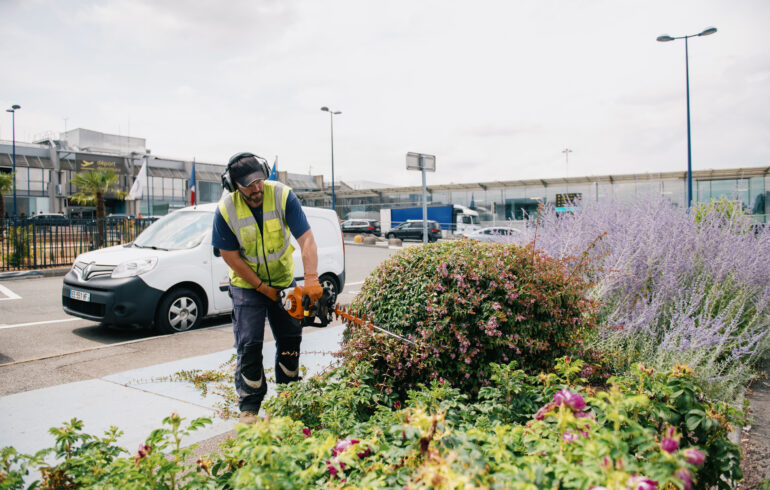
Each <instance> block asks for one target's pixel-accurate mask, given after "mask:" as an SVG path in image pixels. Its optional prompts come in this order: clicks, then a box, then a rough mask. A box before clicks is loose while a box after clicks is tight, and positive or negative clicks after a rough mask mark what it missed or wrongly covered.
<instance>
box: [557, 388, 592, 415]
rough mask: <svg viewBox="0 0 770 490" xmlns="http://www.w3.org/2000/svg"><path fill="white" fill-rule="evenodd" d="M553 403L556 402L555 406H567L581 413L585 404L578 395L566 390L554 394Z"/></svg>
mask: <svg viewBox="0 0 770 490" xmlns="http://www.w3.org/2000/svg"><path fill="white" fill-rule="evenodd" d="M553 401H554V402H556V404H557V405H567V406H568V407H570V408H571V409H572V410H574V411H575V412H582V411H583V409H584V408H586V402H585V400H583V397H582V396H580V395H579V394H578V393H572V392H571V391H569V390H568V389H567V388H564V389H563V390H561V391H558V392H556V394H555V395H553Z"/></svg>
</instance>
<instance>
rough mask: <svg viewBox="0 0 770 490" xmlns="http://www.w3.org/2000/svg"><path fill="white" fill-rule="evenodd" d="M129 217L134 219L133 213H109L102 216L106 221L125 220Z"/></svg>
mask: <svg viewBox="0 0 770 490" xmlns="http://www.w3.org/2000/svg"><path fill="white" fill-rule="evenodd" d="M129 219H134V215H133V214H125V213H110V214H108V215H107V216H106V217H105V218H104V221H106V222H108V223H116V222H121V221H126V220H129Z"/></svg>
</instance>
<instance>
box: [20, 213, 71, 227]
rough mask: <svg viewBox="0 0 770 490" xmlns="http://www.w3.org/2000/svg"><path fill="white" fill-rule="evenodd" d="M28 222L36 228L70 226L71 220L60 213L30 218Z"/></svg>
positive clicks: (43, 214)
mask: <svg viewBox="0 0 770 490" xmlns="http://www.w3.org/2000/svg"><path fill="white" fill-rule="evenodd" d="M28 222H29V223H31V224H34V225H35V226H66V225H68V224H70V220H69V218H67V217H66V216H64V215H63V214H58V213H40V214H36V215H35V216H30V217H29V218H28Z"/></svg>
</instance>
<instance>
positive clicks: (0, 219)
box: [0, 172, 13, 240]
mask: <svg viewBox="0 0 770 490" xmlns="http://www.w3.org/2000/svg"><path fill="white" fill-rule="evenodd" d="M11 189H13V172H11V173H5V172H0V240H2V239H3V225H4V224H5V198H3V194H5V193H6V192H8V191H10V190H11Z"/></svg>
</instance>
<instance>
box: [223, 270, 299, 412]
mask: <svg viewBox="0 0 770 490" xmlns="http://www.w3.org/2000/svg"><path fill="white" fill-rule="evenodd" d="M230 296H231V297H232V299H233V313H232V319H233V333H234V335H235V351H236V353H237V363H236V365H235V389H236V392H237V393H238V407H239V408H240V410H241V411H242V412H243V411H246V410H253V411H255V412H258V411H259V409H260V407H261V405H262V400H263V399H264V398H265V394H266V393H267V378H266V377H265V372H264V371H265V370H264V369H263V362H262V343H263V341H264V337H265V318H267V320H268V321H269V322H270V330H272V332H273V338H274V339H275V349H276V351H275V380H276V382H277V383H290V382H292V381H296V380H298V379H299V346H300V343H301V342H302V327H301V326H300V325H299V322H298V321H297V320H296V319H294V318H292V317H291V316H290V315H289V313H288V312H287V311H286V310H285V309H284V308H283V306H282V305H281V302H280V301H271V300H270V299H269V298H268V297H267V296H265V295H263V294H261V293H259V292H257V291H256V290H255V289H245V288H239V287H237V286H233V285H232V284H231V285H230Z"/></svg>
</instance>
